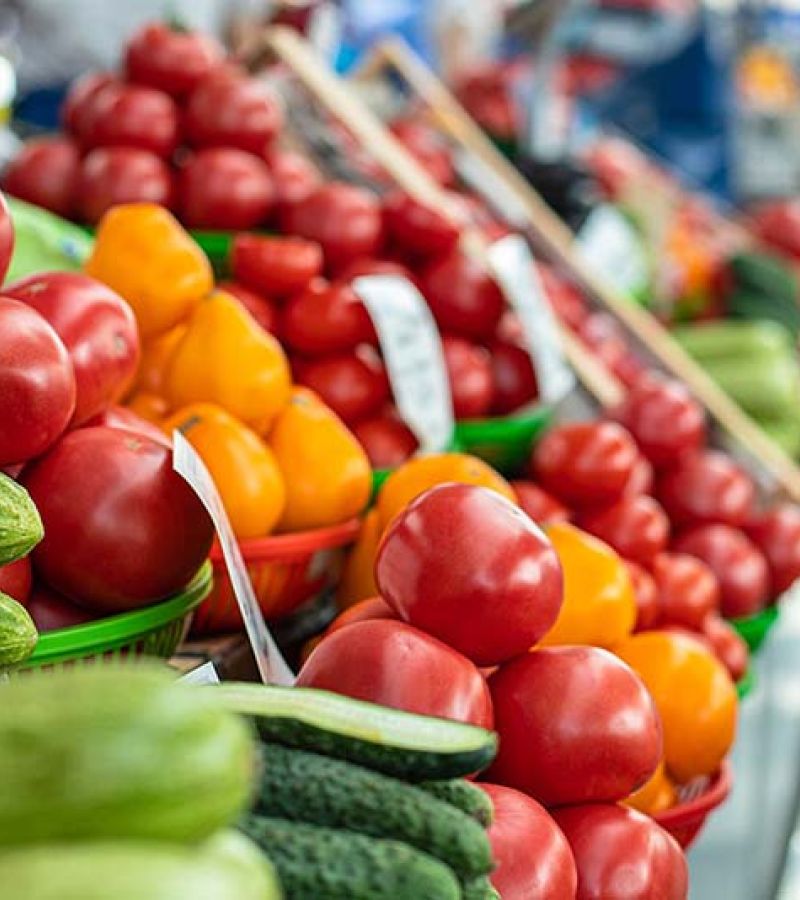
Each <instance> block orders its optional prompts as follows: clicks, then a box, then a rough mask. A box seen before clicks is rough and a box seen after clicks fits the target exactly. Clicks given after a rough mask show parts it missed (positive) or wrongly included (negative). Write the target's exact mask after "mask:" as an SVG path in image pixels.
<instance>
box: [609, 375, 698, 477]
mask: <svg viewBox="0 0 800 900" xmlns="http://www.w3.org/2000/svg"><path fill="white" fill-rule="evenodd" d="M614 417H615V418H616V419H617V420H618V421H619V422H621V423H622V424H623V425H624V426H625V427H626V428H628V430H629V431H630V432H631V434H632V435H633V436H634V438H635V439H636V442H637V443H638V444H639V447H640V449H641V451H642V453H644V455H645V456H646V457H647V458H648V459H649V460H650V462H651V463H653V465H654V466H655V467H656V468H664V467H670V466H672V465H674V464H675V461H676V460H677V458H678V457H679V456H680V455H681V454H683V453H692V452H696V451H698V450H700V449H702V447H703V446H705V442H706V424H705V415H704V413H703V408H702V406H700V404H699V403H698V402H697V401H696V400H695V399H694V398H693V397H692V395H691V394H690V393H689V391H688V390H687V389H686V387H684V385H683V384H682V383H681V382H680V381H676V380H675V379H673V378H669V379H668V378H664V377H663V376H660V375H655V374H653V373H650V374H648V376H647V377H646V378H642V379H640V380H639V381H638V382H637V383H636V384H635V385H633V386H632V387H631V389H630V390H629V391H628V394H627V396H626V397H625V400H624V401H623V403H622V404H621V406H619V407H618V408H617V409H616V410H615V411H614Z"/></svg>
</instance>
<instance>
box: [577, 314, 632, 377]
mask: <svg viewBox="0 0 800 900" xmlns="http://www.w3.org/2000/svg"><path fill="white" fill-rule="evenodd" d="M577 330H578V335H579V336H580V338H581V340H582V341H583V342H584V343H585V344H586V346H587V347H589V349H590V350H591V351H592V353H593V355H594V356H596V357H597V359H598V360H599V361H600V362H601V363H602V364H603V365H604V366H605V367H606V368H607V369H610V370H611V371H612V372H616V370H617V369H618V368H619V367H620V366H621V365H623V360H625V358H626V357H627V356H628V344H627V340H626V338H625V333H624V332H623V331H622V328H621V327H620V325H619V323H618V322H617V320H616V319H615V318H614V317H613V316H612V315H610V314H609V313H606V312H590V313H589V315H588V316H587V317H586V318H585V319H584V320H583V322H582V323H581V324H580V326H579V327H578V329H577Z"/></svg>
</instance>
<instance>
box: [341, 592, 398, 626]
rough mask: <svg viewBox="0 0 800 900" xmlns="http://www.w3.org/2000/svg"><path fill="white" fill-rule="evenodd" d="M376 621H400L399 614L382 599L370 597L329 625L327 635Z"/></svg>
mask: <svg viewBox="0 0 800 900" xmlns="http://www.w3.org/2000/svg"><path fill="white" fill-rule="evenodd" d="M374 619H393V620H394V621H395V622H396V621H398V618H397V613H396V612H395V611H394V610H393V609H392V608H391V607H390V606H389V604H388V603H387V602H386V601H385V600H384V599H383V598H382V597H368V598H367V599H366V600H359V602H358V603H354V604H353V605H352V606H349V607H348V608H347V609H346V610H344V612H341V613H339V615H338V616H337V617H336V618H335V619H334V620H333V621H332V622H331V624H330V625H328V627H327V629H326V631H325V634H326V635H328V634H333V632H334V631H341V629H342V628H344V627H345V626H346V625H355V623H356V622H372V621H373V620H374Z"/></svg>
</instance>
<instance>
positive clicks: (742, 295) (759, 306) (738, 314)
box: [725, 291, 800, 340]
mask: <svg viewBox="0 0 800 900" xmlns="http://www.w3.org/2000/svg"><path fill="white" fill-rule="evenodd" d="M725 307H726V310H727V313H728V316H729V317H730V318H731V319H744V320H754V321H759V320H760V321H771V322H775V323H777V324H779V325H781V326H782V327H784V328H785V329H786V330H787V331H788V332H789V333H790V335H791V336H792V338H793V339H795V340H796V339H797V335H798V332H800V307H798V305H797V303H796V302H795V301H794V300H790V301H787V300H785V299H784V298H780V297H777V296H774V295H771V294H751V293H748V292H746V291H734V292H733V293H732V294H730V295H729V296H728V297H726V299H725Z"/></svg>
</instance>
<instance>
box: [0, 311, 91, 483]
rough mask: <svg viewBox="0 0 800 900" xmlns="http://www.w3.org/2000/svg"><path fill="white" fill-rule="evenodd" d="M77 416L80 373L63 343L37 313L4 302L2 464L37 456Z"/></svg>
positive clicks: (0, 328)
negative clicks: (77, 378)
mask: <svg viewBox="0 0 800 900" xmlns="http://www.w3.org/2000/svg"><path fill="white" fill-rule="evenodd" d="M74 411H75V372H74V370H73V368H72V363H71V362H70V359H69V354H68V353H67V350H66V348H65V347H64V344H63V343H62V341H61V339H60V338H59V336H58V335H57V334H56V333H55V331H54V330H53V328H52V326H51V325H50V324H49V323H48V322H47V321H46V320H45V319H44V318H43V317H42V316H40V315H39V313H37V312H36V311H35V310H33V309H31V308H30V307H28V306H26V305H25V304H24V303H20V302H19V301H17V300H10V299H9V298H7V297H0V422H2V423H3V425H2V427H1V428H0V465H2V466H7V465H12V464H13V463H19V462H25V461H26V460H28V459H32V458H33V457H34V456H38V455H39V454H40V453H44V451H45V450H46V449H47V448H48V447H49V446H50V445H51V444H52V443H53V442H54V441H55V440H56V439H57V438H58V437H59V435H61V433H62V432H63V431H64V429H65V428H66V427H67V425H68V424H69V421H70V419H71V418H72V414H73V412H74Z"/></svg>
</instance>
